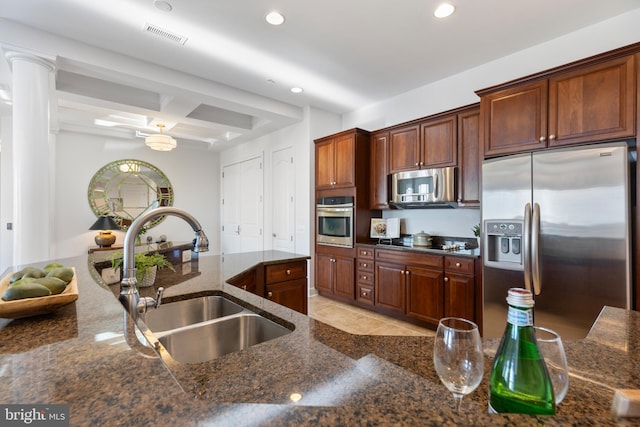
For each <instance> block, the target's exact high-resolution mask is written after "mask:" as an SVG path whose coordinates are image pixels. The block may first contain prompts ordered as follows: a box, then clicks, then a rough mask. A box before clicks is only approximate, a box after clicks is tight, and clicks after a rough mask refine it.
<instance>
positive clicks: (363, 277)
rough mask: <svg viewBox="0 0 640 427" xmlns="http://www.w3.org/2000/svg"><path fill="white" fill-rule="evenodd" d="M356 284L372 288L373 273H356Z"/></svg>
mask: <svg viewBox="0 0 640 427" xmlns="http://www.w3.org/2000/svg"><path fill="white" fill-rule="evenodd" d="M358 283H365V284H367V285H370V286H373V283H374V280H373V272H371V273H370V272H368V271H358Z"/></svg>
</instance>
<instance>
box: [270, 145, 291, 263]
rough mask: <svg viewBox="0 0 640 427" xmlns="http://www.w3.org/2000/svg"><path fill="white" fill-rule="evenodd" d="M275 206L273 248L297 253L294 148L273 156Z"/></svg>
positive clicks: (277, 152)
mask: <svg viewBox="0 0 640 427" xmlns="http://www.w3.org/2000/svg"><path fill="white" fill-rule="evenodd" d="M272 165H273V174H272V178H271V180H272V183H271V188H272V192H273V204H272V208H271V213H272V216H271V221H272V230H273V232H272V235H271V239H272V242H271V245H272V246H271V247H272V248H273V249H274V250H278V251H285V252H295V242H294V235H295V234H294V232H295V202H294V195H295V168H294V163H293V148H291V147H289V148H285V149H282V150H278V151H274V152H273V155H272Z"/></svg>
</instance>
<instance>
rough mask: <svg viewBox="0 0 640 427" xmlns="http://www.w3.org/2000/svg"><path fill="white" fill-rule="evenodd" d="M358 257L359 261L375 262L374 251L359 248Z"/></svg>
mask: <svg viewBox="0 0 640 427" xmlns="http://www.w3.org/2000/svg"><path fill="white" fill-rule="evenodd" d="M356 256H357V257H358V259H369V260H373V249H371V248H362V247H358V254H357V255H356Z"/></svg>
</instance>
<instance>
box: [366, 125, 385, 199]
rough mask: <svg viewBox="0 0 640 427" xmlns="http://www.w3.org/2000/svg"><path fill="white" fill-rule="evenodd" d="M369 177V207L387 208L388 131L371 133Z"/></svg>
mask: <svg viewBox="0 0 640 427" xmlns="http://www.w3.org/2000/svg"><path fill="white" fill-rule="evenodd" d="M370 171H371V178H370V180H369V190H370V195H369V201H370V203H369V207H370V208H371V209H389V132H388V131H382V132H375V133H373V134H372V135H371V167H370Z"/></svg>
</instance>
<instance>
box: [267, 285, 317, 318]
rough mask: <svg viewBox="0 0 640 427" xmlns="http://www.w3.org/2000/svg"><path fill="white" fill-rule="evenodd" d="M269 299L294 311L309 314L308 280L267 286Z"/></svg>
mask: <svg viewBox="0 0 640 427" xmlns="http://www.w3.org/2000/svg"><path fill="white" fill-rule="evenodd" d="M266 292H267V298H268V299H269V300H271V301H273V302H275V303H277V304H281V305H284V306H285V307H288V308H290V309H292V310H295V311H297V312H300V313H302V314H307V279H306V278H304V279H296V280H289V281H287V282H280V283H276V284H273V285H267V289H266Z"/></svg>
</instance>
